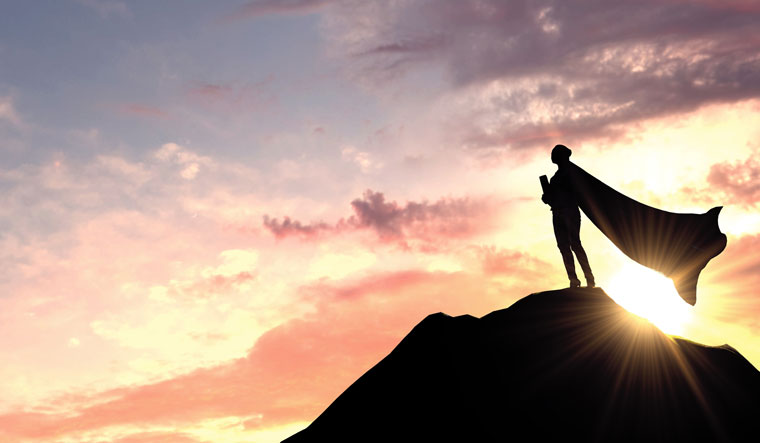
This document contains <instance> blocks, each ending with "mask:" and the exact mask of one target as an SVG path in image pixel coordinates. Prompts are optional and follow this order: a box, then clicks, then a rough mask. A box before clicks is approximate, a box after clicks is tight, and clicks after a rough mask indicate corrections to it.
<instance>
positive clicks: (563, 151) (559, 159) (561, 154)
mask: <svg viewBox="0 0 760 443" xmlns="http://www.w3.org/2000/svg"><path fill="white" fill-rule="evenodd" d="M572 153H573V151H571V150H570V148H568V147H567V146H565V145H556V146H555V147H554V149H552V163H554V164H556V165H561V164H564V163H567V162H569V161H570V155H572Z"/></svg>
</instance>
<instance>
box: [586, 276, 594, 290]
mask: <svg viewBox="0 0 760 443" xmlns="http://www.w3.org/2000/svg"><path fill="white" fill-rule="evenodd" d="M586 287H588V288H593V287H596V282H595V281H594V276H593V275H587V276H586Z"/></svg>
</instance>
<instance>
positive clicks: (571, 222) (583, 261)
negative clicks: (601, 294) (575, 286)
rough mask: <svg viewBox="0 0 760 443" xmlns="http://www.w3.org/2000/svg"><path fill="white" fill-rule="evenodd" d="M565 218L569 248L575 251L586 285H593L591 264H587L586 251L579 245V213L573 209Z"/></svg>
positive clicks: (594, 283)
mask: <svg viewBox="0 0 760 443" xmlns="http://www.w3.org/2000/svg"><path fill="white" fill-rule="evenodd" d="M564 218H565V222H566V225H565V226H566V228H567V231H568V236H569V243H570V248H572V250H573V252H575V256H576V257H577V258H578V264H580V265H581V269H582V270H583V275H584V276H585V277H586V285H587V286H589V287H594V286H595V285H596V282H595V281H594V274H593V273H592V272H591V266H590V265H589V264H588V257H587V256H586V251H585V250H584V249H583V245H581V235H580V234H581V213H580V212H579V211H575V213H568V214H567V216H566V217H564Z"/></svg>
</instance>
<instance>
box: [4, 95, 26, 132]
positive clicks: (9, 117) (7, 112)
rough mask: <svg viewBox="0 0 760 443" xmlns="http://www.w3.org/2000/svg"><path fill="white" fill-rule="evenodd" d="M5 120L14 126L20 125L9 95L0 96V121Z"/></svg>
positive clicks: (20, 122)
mask: <svg viewBox="0 0 760 443" xmlns="http://www.w3.org/2000/svg"><path fill="white" fill-rule="evenodd" d="M2 120H5V121H7V122H9V123H11V124H12V125H14V126H21V125H22V121H21V117H20V116H19V114H18V112H17V111H16V108H15V106H14V105H13V99H12V98H11V97H0V121H2Z"/></svg>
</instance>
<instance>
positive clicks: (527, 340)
mask: <svg viewBox="0 0 760 443" xmlns="http://www.w3.org/2000/svg"><path fill="white" fill-rule="evenodd" d="M549 440H551V441H571V442H572V441H581V442H589V441H599V442H610V441H642V442H650V441H668V442H675V441H752V442H756V441H760V372H758V371H757V369H755V368H754V367H753V366H752V365H751V364H750V363H749V362H748V361H747V360H746V359H744V357H742V356H741V355H740V354H739V353H738V352H737V351H735V350H734V349H733V348H731V347H730V346H727V345H724V346H718V347H709V346H704V345H700V344H697V343H693V342H690V341H688V340H683V339H680V338H673V337H670V336H667V335H665V334H663V333H662V332H661V331H660V330H659V329H657V328H656V327H655V326H653V325H652V324H651V323H649V322H647V321H646V320H643V319H641V318H639V317H636V316H634V315H632V314H630V313H628V312H627V311H625V310H624V309H623V308H621V307H620V306H619V305H617V304H616V303H615V302H614V301H612V300H611V299H610V298H609V297H608V296H607V295H606V294H605V293H604V291H602V290H601V289H598V288H597V289H588V288H580V289H564V290H558V291H549V292H542V293H538V294H532V295H530V296H528V297H525V298H523V299H521V300H519V301H518V302H516V303H515V304H514V305H512V306H511V307H509V308H507V309H503V310H499V311H495V312H492V313H490V314H488V315H486V316H484V317H482V318H475V317H472V316H468V315H464V316H459V317H450V316H448V315H445V314H442V313H438V314H432V315H430V316H428V317H427V318H425V319H424V320H423V321H422V322H421V323H420V324H418V325H417V326H415V328H414V329H413V330H412V331H411V332H410V333H409V335H407V336H406V337H405V338H404V339H403V340H402V341H401V342H400V343H399V344H398V346H396V348H395V349H394V350H393V351H392V352H391V353H390V354H389V355H388V356H387V357H385V358H384V359H383V360H382V361H380V362H379V363H378V364H377V365H375V366H374V367H373V368H371V369H370V370H369V371H367V373H365V374H364V375H363V376H361V377H360V378H359V379H358V380H356V382H354V384H352V385H351V386H350V387H349V388H348V389H346V391H345V392H343V394H341V395H340V396H339V397H338V398H337V399H336V400H335V401H334V402H333V403H332V404H331V405H330V406H329V407H328V408H327V409H326V410H325V411H324V412H323V413H322V415H320V416H319V417H318V418H317V419H316V420H315V421H314V422H313V423H312V424H311V425H310V426H309V427H308V428H306V429H304V430H303V431H301V432H299V433H297V434H295V435H293V436H291V437H290V438H288V439H287V440H285V441H286V442H287V443H299V442H335V441H352V442H365V441H383V442H402V441H403V442H405V441H431V442H437V441H461V442H472V441H549Z"/></svg>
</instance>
